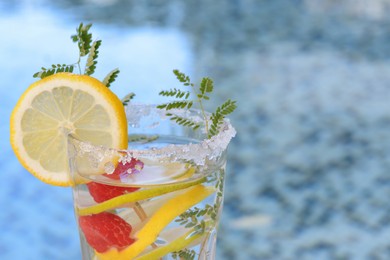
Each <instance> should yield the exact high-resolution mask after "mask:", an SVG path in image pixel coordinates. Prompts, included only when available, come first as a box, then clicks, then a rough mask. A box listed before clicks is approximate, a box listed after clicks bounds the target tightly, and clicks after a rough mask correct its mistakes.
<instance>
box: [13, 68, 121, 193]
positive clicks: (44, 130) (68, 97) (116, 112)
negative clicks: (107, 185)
mask: <svg viewBox="0 0 390 260" xmlns="http://www.w3.org/2000/svg"><path fill="white" fill-rule="evenodd" d="M10 125H11V138H10V139H11V145H12V148H13V150H14V152H15V154H16V156H17V157H18V159H19V161H20V162H21V164H22V165H23V166H24V167H25V168H26V169H27V170H28V171H29V172H31V173H32V174H33V175H35V176H36V177H37V178H38V179H40V180H42V181H44V182H46V183H49V184H52V185H58V186H70V185H72V184H73V183H72V180H71V177H70V175H69V166H68V155H67V145H68V143H67V135H68V134H72V135H74V136H75V137H76V138H79V139H81V140H83V141H89V142H91V143H93V144H95V145H104V146H108V147H112V148H117V149H125V148H127V123H126V115H125V112H124V108H123V105H122V102H121V101H120V100H119V99H118V97H117V96H116V95H115V94H114V93H112V92H111V91H110V90H109V89H108V88H107V87H106V86H105V85H104V84H103V83H101V82H100V81H99V80H97V79H95V78H92V77H90V76H86V75H76V74H71V73H58V74H55V75H52V76H49V77H46V78H44V79H42V80H39V81H37V82H35V83H33V84H32V85H31V86H30V87H29V88H28V89H27V90H26V91H25V92H24V93H23V95H22V96H21V98H20V99H19V101H18V102H17V104H16V106H15V108H14V110H13V112H12V114H11V120H10Z"/></svg>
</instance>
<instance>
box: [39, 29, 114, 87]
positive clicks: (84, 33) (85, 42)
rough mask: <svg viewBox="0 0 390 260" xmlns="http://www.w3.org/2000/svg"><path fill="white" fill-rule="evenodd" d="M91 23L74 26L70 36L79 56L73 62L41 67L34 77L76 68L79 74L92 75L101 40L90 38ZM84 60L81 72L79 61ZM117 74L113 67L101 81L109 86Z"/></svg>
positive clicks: (71, 70)
mask: <svg viewBox="0 0 390 260" xmlns="http://www.w3.org/2000/svg"><path fill="white" fill-rule="evenodd" d="M91 27H92V24H86V25H84V24H83V23H80V25H79V26H78V27H77V28H76V34H74V35H72V36H71V39H72V41H73V42H74V43H77V46H78V49H79V57H78V60H77V61H76V62H75V63H72V64H53V65H51V67H49V68H45V67H42V68H41V70H40V71H38V72H36V73H34V75H33V77H34V78H40V79H43V78H45V77H48V76H50V75H53V74H56V73H60V72H71V73H72V72H73V71H74V69H76V68H77V69H78V71H79V74H84V75H89V76H90V75H92V74H94V73H95V70H96V65H97V63H98V61H97V59H98V57H99V48H100V46H101V44H102V41H101V40H95V41H94V40H92V33H90V32H89V30H90V29H91ZM84 60H85V66H84V70H83V72H82V66H81V62H82V61H84ZM118 74H119V69H114V70H112V71H111V72H109V73H108V74H107V76H106V77H105V78H104V80H103V81H102V82H103V84H104V85H106V86H107V87H110V86H111V84H112V83H113V82H114V81H115V79H116V77H117V76H118Z"/></svg>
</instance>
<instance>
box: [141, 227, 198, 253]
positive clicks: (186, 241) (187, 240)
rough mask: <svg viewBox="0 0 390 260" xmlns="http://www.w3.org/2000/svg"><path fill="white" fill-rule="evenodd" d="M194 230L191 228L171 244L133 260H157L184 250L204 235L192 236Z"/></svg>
mask: <svg viewBox="0 0 390 260" xmlns="http://www.w3.org/2000/svg"><path fill="white" fill-rule="evenodd" d="M194 231H195V229H194V228H192V229H191V230H190V231H189V232H187V233H186V234H185V235H183V236H181V237H179V238H177V239H175V240H173V241H172V242H171V243H169V244H168V245H166V246H161V247H159V248H157V249H154V250H152V251H150V252H149V253H146V254H144V255H142V256H139V257H137V258H135V260H150V259H159V258H161V257H163V256H165V255H167V254H169V253H171V252H175V251H179V250H182V249H184V248H186V247H187V246H188V245H190V244H191V243H192V242H193V241H195V240H197V239H199V238H200V237H202V236H203V235H204V233H197V234H195V235H193V233H194Z"/></svg>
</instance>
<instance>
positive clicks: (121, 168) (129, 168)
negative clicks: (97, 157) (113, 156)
mask: <svg viewBox="0 0 390 260" xmlns="http://www.w3.org/2000/svg"><path fill="white" fill-rule="evenodd" d="M143 168H144V163H143V162H142V161H140V160H138V159H136V158H131V159H130V162H125V163H123V162H119V163H118V165H117V166H116V168H115V170H114V172H113V173H112V174H104V176H106V177H108V178H110V179H113V180H120V179H121V177H122V178H125V177H126V176H127V175H129V174H136V173H139V172H140V171H141V170H142V169H143Z"/></svg>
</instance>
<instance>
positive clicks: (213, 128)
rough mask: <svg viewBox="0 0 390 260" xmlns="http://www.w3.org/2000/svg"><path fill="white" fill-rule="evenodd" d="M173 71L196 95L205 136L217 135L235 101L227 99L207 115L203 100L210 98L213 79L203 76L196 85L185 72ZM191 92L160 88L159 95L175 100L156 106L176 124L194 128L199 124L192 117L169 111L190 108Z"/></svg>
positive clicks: (192, 101)
mask: <svg viewBox="0 0 390 260" xmlns="http://www.w3.org/2000/svg"><path fill="white" fill-rule="evenodd" d="M173 73H174V74H175V76H176V78H177V79H178V80H179V81H180V82H181V83H182V85H183V86H184V87H191V88H192V91H193V93H194V94H195V96H196V98H195V100H196V102H197V104H198V107H199V109H200V111H201V113H202V117H203V121H204V126H205V130H206V134H207V137H208V138H211V137H212V136H215V135H217V134H218V133H219V131H220V127H221V125H222V124H223V121H224V119H225V117H226V116H227V115H229V114H231V113H232V112H233V111H234V110H235V109H236V108H237V105H236V101H232V100H230V99H228V100H227V101H226V102H224V103H223V104H222V105H221V106H219V107H217V109H216V111H215V112H214V113H212V114H211V116H210V117H208V116H207V114H206V111H205V109H204V104H203V103H204V101H208V100H210V97H209V95H210V94H211V93H212V92H213V90H214V83H213V81H212V80H211V79H210V78H208V77H204V78H203V79H202V80H201V83H200V85H199V87H196V86H195V84H194V83H192V82H191V80H190V78H189V76H187V75H186V74H184V73H182V72H180V71H179V70H173ZM193 93H191V92H190V91H187V90H186V91H184V90H180V89H177V88H173V89H169V90H162V91H160V93H159V95H160V96H164V97H170V98H174V99H175V100H173V101H170V102H168V103H165V104H162V105H158V106H157V108H159V109H164V110H166V111H167V113H166V115H167V116H168V117H170V119H171V120H172V121H174V122H176V123H177V124H179V125H182V126H187V127H190V128H192V129H193V130H196V129H198V128H199V127H200V126H201V123H200V122H196V121H194V120H193V119H189V118H186V117H182V116H179V115H176V114H174V113H171V111H170V110H173V109H187V110H188V109H191V108H192V106H193V104H194V100H192V99H191V97H192V94H193Z"/></svg>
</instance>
